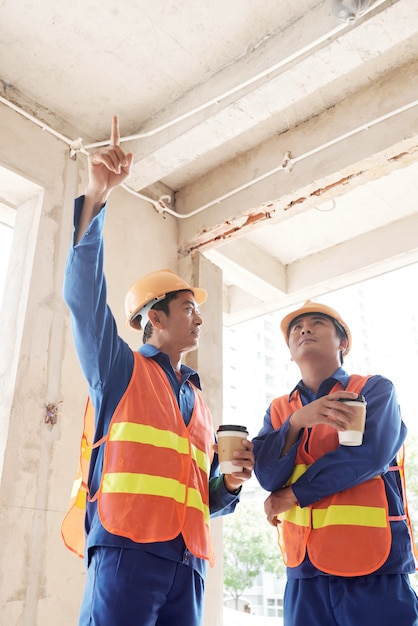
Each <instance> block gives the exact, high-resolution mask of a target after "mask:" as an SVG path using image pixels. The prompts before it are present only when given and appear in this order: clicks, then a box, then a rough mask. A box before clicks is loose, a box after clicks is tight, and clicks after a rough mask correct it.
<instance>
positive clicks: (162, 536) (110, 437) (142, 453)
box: [61, 352, 214, 564]
mask: <svg viewBox="0 0 418 626" xmlns="http://www.w3.org/2000/svg"><path fill="white" fill-rule="evenodd" d="M134 355H135V358H134V369H133V374H132V378H131V380H130V383H129V385H128V387H127V389H126V392H125V394H124V396H123V397H122V399H121V401H120V403H119V405H118V407H117V408H116V410H115V413H114V415H113V416H112V420H111V422H110V426H109V430H108V433H107V435H106V436H105V437H104V438H103V439H102V440H100V441H99V442H97V443H96V444H94V446H98V445H102V444H105V446H106V447H105V452H104V461H103V470H102V477H101V483H100V487H99V490H98V492H97V494H95V495H94V496H93V497H91V500H92V501H93V500H95V499H97V500H98V512H99V516H100V520H101V522H102V524H103V526H104V528H105V529H106V530H108V531H109V532H111V533H113V534H116V535H120V536H123V537H127V538H129V539H132V540H133V541H135V542H138V543H151V542H161V541H169V540H171V539H174V538H175V537H177V535H178V534H179V533H181V534H182V535H183V538H184V541H185V544H186V546H187V548H188V549H189V550H190V552H191V553H192V554H194V555H195V556H197V557H199V558H202V559H207V560H209V561H210V562H211V564H213V562H214V553H213V550H212V543H211V538H210V530H209V523H210V511H209V472H210V466H211V462H212V458H213V448H212V446H213V442H214V436H213V426H212V418H211V415H210V413H209V410H208V408H207V407H206V405H205V403H204V402H203V400H202V399H201V397H200V395H199V394H198V393H197V391H196V390H195V389H194V387H192V389H193V392H194V395H195V404H194V410H193V414H192V417H191V420H190V423H189V425H188V426H187V427H186V425H185V423H184V420H183V417H182V415H181V413H180V410H179V407H178V404H177V400H176V398H175V396H174V394H173V391H172V389H171V386H170V384H169V382H168V380H167V377H166V375H165V373H164V372H163V370H162V369H161V368H160V366H159V365H158V364H157V363H155V361H154V360H153V359H147V358H144V357H143V356H142V355H140V354H139V353H137V352H136V353H134ZM85 417H87V419H88V420H91V412H90V409H89V406H88V407H87V410H86V416H85ZM85 426H87V427H91V424H85ZM87 441H89V436H88V434H86V433H85V434H84V435H83V438H82V444H81V458H83V457H82V455H83V446H85V445H86V444H85V442H87ZM90 441H91V439H90ZM94 446H93V447H94ZM79 474H80V475H81V480H80V476H78V485H79V487H80V489H78V491H77V493H75V492H74V493H73V500H72V502H71V503H70V506H71V504H72V507H71V508H72V509H73V510H75V515H76V516H77V514H78V513H79V511H80V507H81V506H82V504H83V502H84V503H85V500H86V492H87V487H86V477H87V474H86V473H85V472H84V474H83V471H82V469H81V472H80V471H79ZM76 481H77V477H76ZM83 494H84V495H83ZM68 515H70V512H69V513H68V514H67V516H66V518H65V520H64V522H63V526H62V529H61V530H62V534H63V537H64V541H65V543H66V545H68V543H69V541H70V540H71V532H68V530H67V527H68V526H71V525H72V524H71V520H68V519H67V518H68ZM78 516H79V514H78ZM70 517H71V516H70ZM69 547H70V549H73V550H74V551H75V552H77V553H79V554H80V545H78V546H77V545H74V544H73V545H70V546H69Z"/></svg>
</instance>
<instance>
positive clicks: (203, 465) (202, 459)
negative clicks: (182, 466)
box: [192, 444, 210, 474]
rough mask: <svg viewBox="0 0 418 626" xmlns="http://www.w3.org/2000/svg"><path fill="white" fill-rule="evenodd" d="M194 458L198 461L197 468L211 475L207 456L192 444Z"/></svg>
mask: <svg viewBox="0 0 418 626" xmlns="http://www.w3.org/2000/svg"><path fill="white" fill-rule="evenodd" d="M192 458H193V459H194V460H195V461H196V464H197V466H198V467H199V468H200V469H201V470H203V471H204V472H206V474H209V468H210V461H209V457H208V455H207V454H205V453H204V452H203V450H200V449H199V448H197V447H196V446H194V445H193V444H192Z"/></svg>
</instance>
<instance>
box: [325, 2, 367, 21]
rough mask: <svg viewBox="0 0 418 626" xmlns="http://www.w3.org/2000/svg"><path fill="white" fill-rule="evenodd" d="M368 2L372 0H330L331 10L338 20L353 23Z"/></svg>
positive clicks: (364, 9)
mask: <svg viewBox="0 0 418 626" xmlns="http://www.w3.org/2000/svg"><path fill="white" fill-rule="evenodd" d="M370 4H372V0H331V12H332V15H333V16H334V17H336V18H337V20H338V21H339V22H344V23H345V24H353V23H354V22H355V21H356V20H357V18H359V17H360V16H361V15H363V13H365V12H366V11H367V9H368V8H369V5H370Z"/></svg>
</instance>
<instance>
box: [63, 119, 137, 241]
mask: <svg viewBox="0 0 418 626" xmlns="http://www.w3.org/2000/svg"><path fill="white" fill-rule="evenodd" d="M119 144H120V135H119V120H118V118H117V116H114V117H113V120H112V127H111V132H110V145H109V146H106V147H104V148H101V149H99V150H96V151H95V152H93V153H92V154H90V155H89V157H88V168H89V182H88V184H87V188H86V191H85V197H84V204H83V209H82V212H81V215H80V221H79V224H78V228H77V232H76V234H75V239H74V244H75V245H77V244H78V243H79V241H80V239H81V238H82V236H83V234H84V232H85V231H86V228H87V226H88V225H89V224H90V222H91V220H92V219H93V218H94V217H95V216H96V215H97V214H98V213H99V212H100V210H101V208H102V207H103V205H104V204H105V202H106V200H107V199H108V197H109V194H110V192H111V191H112V189H114V188H115V187H118V186H119V185H121V184H122V183H123V182H124V181H125V180H126V179H127V178H128V176H129V174H130V172H131V167H132V161H133V155H132V153H130V152H129V153H128V154H125V153H124V152H123V150H122V149H121V148H120V145H119Z"/></svg>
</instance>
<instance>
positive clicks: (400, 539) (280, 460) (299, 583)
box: [253, 368, 418, 626]
mask: <svg viewBox="0 0 418 626" xmlns="http://www.w3.org/2000/svg"><path fill="white" fill-rule="evenodd" d="M348 381H349V374H348V373H347V372H346V371H344V370H343V369H342V368H338V370H337V371H336V372H335V373H334V374H333V375H332V376H331V377H330V378H327V379H326V380H324V381H323V382H322V383H321V385H320V387H319V389H318V392H317V394H315V393H313V392H312V391H311V390H310V389H308V388H307V387H306V386H305V385H304V384H303V381H300V382H299V383H298V384H297V386H296V387H295V389H294V390H293V391H292V392H291V394H290V396H289V398H291V397H292V395H293V394H294V393H295V392H296V390H298V392H299V395H300V399H301V401H302V405H303V406H305V405H306V404H309V403H310V402H313V401H314V400H316V399H317V398H320V397H322V396H325V395H327V394H328V393H329V392H330V391H331V389H332V388H333V387H334V385H335V384H336V383H337V382H340V383H341V384H342V386H343V388H344V389H345V388H346V386H347V384H348ZM361 393H362V395H363V396H365V398H366V401H367V420H366V430H365V433H364V440H363V445H362V446H358V447H354V448H352V447H347V446H338V448H337V449H336V450H333V451H331V452H328V453H327V454H325V455H324V456H322V457H321V458H320V459H318V460H316V461H315V462H314V463H313V464H312V465H311V466H310V467H309V468H308V469H307V471H306V472H305V473H304V474H303V475H302V476H300V477H299V478H298V480H296V482H295V483H293V484H292V488H293V492H294V494H295V496H296V498H297V501H298V503H299V506H301V507H305V506H309V505H310V504H312V503H314V502H317V501H318V500H320V499H321V498H324V497H326V496H329V495H331V494H333V493H337V492H340V491H343V490H345V489H349V488H350V487H354V486H356V485H358V484H360V483H363V482H365V481H366V480H369V479H370V478H374V477H375V476H377V475H381V476H382V478H383V481H384V485H385V491H386V497H387V502H388V510H389V515H390V516H402V515H403V514H404V506H403V495H402V486H401V482H400V477H399V472H396V471H388V468H389V466H390V465H391V464H394V463H395V461H394V459H396V456H397V453H398V452H399V450H400V449H401V447H402V445H403V443H404V440H405V437H406V426H405V424H404V423H403V421H402V419H401V416H400V410H399V405H398V400H397V397H396V392H395V389H394V387H393V384H392V383H391V382H390V381H389V380H388V379H386V378H384V377H382V376H372V377H370V378H369V379H368V380H367V382H366V383H365V385H364V387H363V389H362V391H361ZM285 417H287V420H286V421H285V422H284V424H283V426H281V427H280V428H278V429H277V430H274V428H273V426H272V422H271V415H270V407H269V408H268V409H267V412H266V415H265V417H264V422H263V426H262V428H261V430H260V432H259V433H258V435H257V437H255V438H254V439H253V443H254V456H255V468H254V472H255V474H256V476H257V478H258V480H259V482H260V484H261V486H262V487H263V488H264V489H266V490H267V491H270V492H273V491H277V490H279V489H281V488H282V487H284V486H285V485H286V483H287V482H288V479H289V477H290V475H291V473H292V471H293V469H294V466H295V461H296V452H297V449H298V446H299V444H300V441H301V437H302V433H303V429H301V432H300V434H299V438H298V441H297V442H296V443H295V444H294V445H293V446H292V447H291V448H290V449H289V450H288V451H287V453H286V454H284V455H283V456H281V453H282V450H283V446H284V444H285V441H286V436H287V433H288V430H289V419H288V418H289V417H290V416H285ZM390 524H391V532H392V542H391V550H390V553H389V556H388V558H387V560H386V562H385V563H384V564H383V565H382V566H381V567H380V568H379V569H378V570H376V572H374V573H373V574H369V575H367V576H355V577H344V576H333V575H328V574H325V573H324V572H322V571H320V570H318V569H317V568H316V567H314V565H313V564H312V563H311V561H310V560H309V556H308V555H307V554H306V556H305V558H304V560H303V561H302V563H301V564H300V565H298V566H297V567H287V569H286V573H287V584H286V589H285V595H284V622H285V625H286V626H306V625H307V624H309V626H336V625H338V626H361V625H362V624H364V625H366V624H367V625H369V624H376V625H377V624H378V625H379V626H393V624H399V626H400V625H401V624H402V626H417V625H418V600H417V596H416V594H415V592H414V591H413V589H412V588H411V585H410V581H409V576H408V575H409V574H410V573H412V572H414V571H415V560H414V555H413V551H412V543H411V536H410V533H409V530H408V526H407V523H406V521H405V520H403V521H396V522H390ZM341 540H342V541H344V536H343V530H342V531H341Z"/></svg>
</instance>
